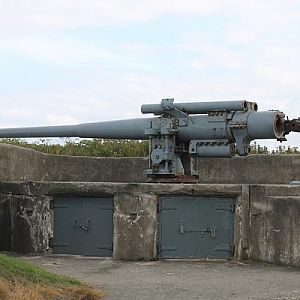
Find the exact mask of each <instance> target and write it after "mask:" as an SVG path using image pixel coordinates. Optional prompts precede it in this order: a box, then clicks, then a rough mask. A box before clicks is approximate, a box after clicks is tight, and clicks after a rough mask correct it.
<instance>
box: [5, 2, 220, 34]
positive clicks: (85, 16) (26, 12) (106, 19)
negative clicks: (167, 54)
mask: <svg viewBox="0 0 300 300" xmlns="http://www.w3.org/2000/svg"><path fill="white" fill-rule="evenodd" d="M219 3H220V1H217V0H210V1H196V0H185V1H183V0H172V1H170V0H160V1H159V0H152V1H146V0H139V1H138V0H110V1H106V0H89V1H82V0H73V1H70V0H52V1H40V0H27V1H22V0H14V1H10V0H1V3H0V5H1V7H0V8H1V12H0V14H1V16H2V18H1V20H0V24H1V23H2V24H4V25H5V24H10V23H13V24H14V26H15V25H19V26H23V25H25V26H26V27H29V28H33V27H35V28H36V27H40V26H42V27H44V28H45V27H46V28H47V27H48V28H76V27H82V26H83V27H89V26H105V25H123V24H124V23H139V22H144V21H149V20H151V19H153V18H157V17H160V16H162V15H164V14H167V15H172V14H180V15H182V14H186V13H188V14H191V13H193V14H195V13H197V14H202V15H206V14H209V13H211V12H212V11H214V10H215V9H216V8H218V4H219Z"/></svg>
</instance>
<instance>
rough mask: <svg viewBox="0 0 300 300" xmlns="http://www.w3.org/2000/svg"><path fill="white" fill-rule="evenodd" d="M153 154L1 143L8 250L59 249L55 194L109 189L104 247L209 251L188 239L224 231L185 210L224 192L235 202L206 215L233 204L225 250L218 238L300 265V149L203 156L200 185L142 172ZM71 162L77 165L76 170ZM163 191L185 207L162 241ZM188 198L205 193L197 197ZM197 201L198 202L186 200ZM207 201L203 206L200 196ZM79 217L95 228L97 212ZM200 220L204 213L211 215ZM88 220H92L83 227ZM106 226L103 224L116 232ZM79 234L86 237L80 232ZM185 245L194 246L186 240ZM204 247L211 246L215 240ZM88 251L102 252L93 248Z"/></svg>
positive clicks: (250, 253) (85, 195)
mask: <svg viewBox="0 0 300 300" xmlns="http://www.w3.org/2000/svg"><path fill="white" fill-rule="evenodd" d="M146 163H147V161H146V160H145V159H134V158H132V159H128V158H124V159H113V158H106V159H101V158H100V159H97V158H79V157H57V156H52V155H46V154H42V153H38V152H35V151H33V150H27V149H21V148H18V147H13V146H7V145H3V146H1V157H0V165H1V167H2V168H1V169H0V180H1V181H0V223H1V224H0V225H1V226H0V249H1V250H3V251H14V252H21V253H44V254H46V253H53V252H54V253H55V252H57V251H58V250H57V248H56V249H55V242H56V240H55V234H56V233H55V232H56V231H57V229H55V205H56V204H55V199H62V198H65V197H69V198H68V199H69V200H70V198H73V199H80V198H81V199H103V198H105V199H111V200H110V201H111V202H110V203H111V205H110V206H109V207H105V208H106V209H107V211H109V212H110V217H109V218H110V222H111V224H112V225H111V235H110V240H109V242H108V243H107V244H105V243H104V244H102V245H101V243H100V241H99V242H98V241H97V240H96V239H94V240H93V239H92V242H95V244H96V246H99V249H98V250H101V249H100V248H103V249H102V250H103V251H104V252H105V251H106V252H105V253H104V254H103V253H102V254H101V253H98V255H104V256H112V257H113V258H114V259H124V260H153V259H159V258H167V256H168V255H167V253H169V254H170V253H171V252H172V251H174V250H171V251H169V252H168V251H166V252H165V254H164V255H163V254H162V253H161V250H162V249H161V248H163V247H166V248H172V247H173V248H177V249H178V251H179V250H180V251H181V252H180V251H179V252H180V253H179V254H178V253H177V254H176V255H177V256H176V257H180V256H184V255H185V257H184V258H188V257H199V258H200V257H205V258H208V257H210V255H208V254H207V253H208V252H205V251H206V250H205V251H202V253H205V255H202V253H201V251H200V250H201V249H200V250H199V249H197V248H195V247H194V245H193V243H192V242H191V241H188V242H186V241H185V240H182V238H183V237H185V236H189V235H191V236H192V235H195V236H196V238H193V239H197V238H199V239H201V240H200V242H202V241H205V240H207V241H211V240H213V241H214V240H216V239H214V238H213V236H214V235H216V237H217V236H218V232H220V231H218V226H219V225H218V224H217V225H214V224H213V223H210V224H208V223H207V224H204V223H201V222H200V223H198V224H197V223H195V224H192V225H190V224H189V223H188V221H189V220H188V221H187V220H186V219H184V218H183V217H182V216H184V215H185V214H186V212H185V211H184V210H185V209H186V211H187V214H189V212H191V211H193V213H195V211H197V209H198V208H197V205H198V204H199V205H200V203H201V201H202V203H206V202H208V201H209V200H212V199H215V200H218V201H219V202H218V201H216V202H215V203H218V205H220V203H222V200H224V203H230V205H229V206H230V207H227V206H225V207H220V206H217V207H214V208H213V209H212V208H209V207H208V208H207V210H208V212H207V213H206V215H208V216H211V212H209V210H210V209H212V211H214V213H219V212H222V210H219V211H218V209H220V208H222V209H224V210H223V212H224V213H225V212H226V210H227V212H228V213H227V212H226V213H225V214H224V216H226V217H224V218H227V217H228V218H229V216H230V217H231V218H232V222H231V223H230V224H231V225H230V226H231V227H230V226H229V225H228V226H227V225H224V224H223V225H222V224H221V225H220V226H221V227H220V228H223V227H224V228H225V227H226V226H227V227H228V228H227V230H228V231H227V232H226V234H225V235H229V236H230V235H232V236H230V238H229V243H228V247H227V248H226V249H225V246H224V244H226V243H225V242H223V241H221V242H220V243H219V244H218V245H222V244H223V246H224V247H223V246H222V247H223V250H224V252H222V251H220V253H221V252H222V254H223V255H224V254H225V253H227V254H228V258H230V257H232V258H234V259H237V260H242V259H252V260H259V261H265V262H271V263H277V264H285V265H290V266H300V260H299V257H300V228H299V221H298V220H299V218H300V186H299V185H289V184H288V183H289V182H290V181H292V180H298V179H299V178H300V168H299V165H300V156H298V155H282V156H264V155H259V156H250V157H248V158H242V159H240V158H233V159H229V160H227V159H198V161H197V168H198V170H199V173H200V174H202V175H200V179H199V181H198V182H197V183H192V184H171V183H159V184H155V183H147V182H146V178H145V177H143V173H142V170H143V169H144V167H145V165H146ZM66 166H69V168H70V170H69V171H68V172H66V170H67V169H66ZM274 168H280V169H281V170H282V171H281V174H273V173H274V172H273V170H274ZM126 174H128V176H127V175H126ZM273 175H274V176H273ZM126 181H127V182H126ZM165 198H169V199H171V200H168V201H167V202H166V204H167V206H166V208H168V207H169V208H172V206H173V204H175V202H176V201H178V203H177V204H178V205H177V206H178V207H177V210H178V211H180V210H182V209H183V212H182V213H180V212H178V215H177V216H175V217H174V211H175V210H173V211H172V210H170V212H172V213H173V215H172V213H171V216H170V217H169V219H168V218H167V219H164V220H166V222H167V224H168V223H170V222H171V221H170V220H172V221H173V220H176V222H175V225H174V226H173V227H172V226H171V228H174V232H175V233H174V232H173V233H172V232H171V229H168V230H167V234H168V235H169V234H170V236H171V237H172V234H175V238H177V240H176V239H175V241H174V245H172V244H171V243H169V242H170V241H167V240H164V241H162V240H161V239H162V236H161V230H163V229H164V228H161V226H162V222H161V218H162V217H164V218H165V215H162V208H164V207H163V205H164V203H163V202H164V200H162V199H165ZM176 199H177V200H176ZM178 199H179V200H178ZM187 199H198V200H197V201H198V202H197V201H196V200H187ZM229 199H231V200H229ZM173 200H175V202H174V201H173ZM71 201H72V200H71ZM75 201H76V200H75ZM87 201H94V200H87ZM189 201H191V202H190V203H192V204H188V202H189ZM193 201H196V202H193ZM220 201H221V202H220ZM100 202H101V201H100ZM212 202H214V200H213V201H212ZM184 203H186V205H185V204H184ZM60 204H62V203H60ZM74 205H75V204H74ZM97 205H98V204H97ZM100 205H101V204H100ZM181 205H182V207H181ZM231 205H233V206H232V207H231ZM175 206H176V205H175ZM175 206H174V207H173V208H175ZM212 207H213V206H212ZM216 208H217V210H216ZM90 209H91V211H92V212H93V211H94V210H95V209H93V208H92V206H91V208H90ZM199 209H200V211H202V209H203V208H201V205H200V208H199ZM229 213H230V214H229ZM176 214H177V212H176V213H175V215H176ZM62 215H63V216H64V214H62ZM198 215H199V214H198ZM206 215H205V216H206ZM193 218H194V219H197V213H195V216H192V217H191V218H190V219H193ZM61 219H62V220H63V217H62V218H61ZM74 219H76V218H73V219H72V222H73V223H72V222H71V223H72V226H74V227H76V230H77V231H78V232H80V234H84V233H85V231H86V229H88V230H91V228H92V227H91V226H92V224H93V220H92V221H90V222H92V223H90V222H87V221H88V220H89V219H90V218H89V217H88V218H85V219H83V220H79V219H78V220H77V223H76V222H75V221H74ZM200 219H202V220H203V217H202V218H201V217H200ZM208 219H210V218H208ZM211 219H213V218H211ZM61 226H63V225H61ZM72 226H71V227H72ZM80 226H82V227H84V228H81V229H80ZM101 226H102V225H101V224H100V225H99V226H98V227H101ZM105 226H106V225H104V228H106V229H105V230H104V232H108V231H109V230H107V229H108V227H105ZM78 227H79V228H78ZM214 227H216V231H215V233H214ZM229 227H230V228H231V229H230V228H229ZM224 230H225V229H224ZM169 231H170V232H169ZM182 232H183V233H182ZM90 233H91V232H90ZM201 236H202V237H201ZM222 237H224V234H222ZM97 238H98V236H97ZM187 238H190V237H187ZM74 239H76V240H78V238H77V237H75V238H74ZM162 242H165V244H163V243H162ZM109 243H110V244H109ZM176 243H177V244H176ZM103 245H104V246H103ZM181 245H184V246H187V248H180V247H181ZM188 245H190V247H188ZM218 245H216V246H215V247H214V248H216V247H218ZM56 247H57V246H56ZM193 247H194V248H193ZM205 247H206V248H207V249H210V248H208V246H207V244H205ZM205 247H204V248H205ZM222 247H221V248H220V249H221V250H222ZM87 248H89V247H87ZM206 248H205V249H206ZM102 250H101V251H102ZM81 251H82V250H81ZM207 251H209V250H207ZM182 253H183V254H184V255H183V254H182ZM81 254H83V255H95V254H94V253H87V252H86V253H84V252H82V253H81ZM194 254H195V255H194ZM96 255H97V253H96ZM211 257H212V258H213V257H217V256H215V255H211Z"/></svg>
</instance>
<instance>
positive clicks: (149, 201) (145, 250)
mask: <svg viewBox="0 0 300 300" xmlns="http://www.w3.org/2000/svg"><path fill="white" fill-rule="evenodd" d="M157 202H158V201H157V196H156V195H149V194H143V193H135V194H124V193H118V194H116V195H115V198H114V204H115V211H114V242H113V245H114V249H113V257H114V258H115V259H123V260H153V259H156V254H157V253H156V236H157V227H158V223H157V213H156V212H157Z"/></svg>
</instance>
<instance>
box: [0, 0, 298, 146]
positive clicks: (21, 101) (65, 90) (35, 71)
mask: <svg viewBox="0 0 300 300" xmlns="http://www.w3.org/2000/svg"><path fill="white" fill-rule="evenodd" d="M299 53H300V1H296V0H294V1H293V0H285V1H281V0H272V1H269V0H268V1H267V0H261V1H258V0H252V1H251V0H249V1H243V0H228V1H227V0H223V1H218V0H210V1H202V0H173V1H166V0H160V1H158V0H152V1H144V0H140V1H129V0H122V1H121V0H110V1H102V0H86V1H82V0H73V1H70V0H59V1H58V0H53V1H38V0H26V1H24V0H14V1H11V0H0V103H1V108H2V109H1V119H0V126H1V127H6V126H8V127H14V126H35V125H57V124H72V123H80V122H90V121H91V122H93V121H102V120H112V119H124V118H131V117H139V116H140V106H141V104H143V103H159V102H160V100H161V99H162V98H166V97H173V98H175V100H176V101H180V102H187V101H208V100H231V99H234V100H235V99H246V100H251V101H257V102H258V103H259V108H260V110H268V109H279V110H282V111H283V112H285V113H286V114H287V115H289V117H290V118H294V117H298V116H300V101H299V98H300V58H299V57H300V56H299ZM260 144H264V142H260ZM288 144H290V145H292V146H300V137H298V136H297V135H296V134H294V135H291V136H290V139H289V143H288ZM272 145H275V144H274V143H272Z"/></svg>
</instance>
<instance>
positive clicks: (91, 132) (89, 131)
mask: <svg viewBox="0 0 300 300" xmlns="http://www.w3.org/2000/svg"><path fill="white" fill-rule="evenodd" d="M149 121H150V120H149V118H148V119H141V118H140V119H129V120H116V121H108V122H95V123H86V124H78V125H65V126H43V127H25V128H8V129H0V137H1V138H25V137H81V138H104V139H105V138H107V139H134V140H136V139H141V140H142V139H145V138H146V137H145V128H146V127H147V125H148V123H149Z"/></svg>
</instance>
